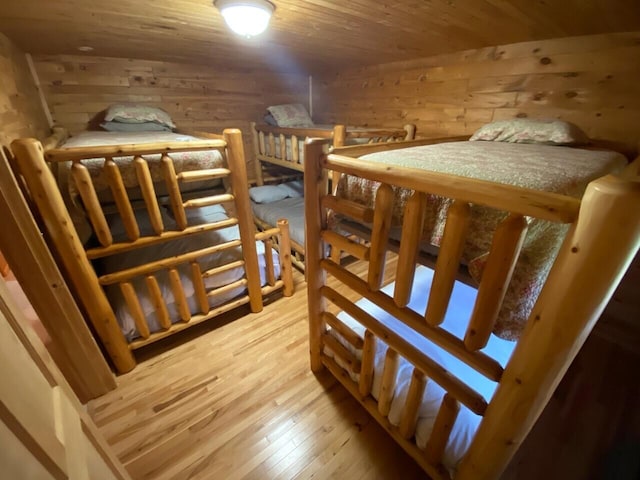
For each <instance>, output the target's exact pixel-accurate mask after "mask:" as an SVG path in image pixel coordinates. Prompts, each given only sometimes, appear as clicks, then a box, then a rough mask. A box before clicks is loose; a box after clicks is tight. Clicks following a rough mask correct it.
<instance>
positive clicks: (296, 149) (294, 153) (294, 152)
mask: <svg viewBox="0 0 640 480" xmlns="http://www.w3.org/2000/svg"><path fill="white" fill-rule="evenodd" d="M291 160H292V161H293V163H300V142H299V141H298V136H297V135H291Z"/></svg>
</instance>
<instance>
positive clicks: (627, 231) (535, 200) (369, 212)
mask: <svg viewBox="0 0 640 480" xmlns="http://www.w3.org/2000/svg"><path fill="white" fill-rule="evenodd" d="M407 143H409V144H410V145H418V144H426V143H433V141H425V142H420V141H415V142H407ZM326 145H327V142H326V141H321V140H309V141H307V143H306V150H305V159H306V161H305V168H306V171H305V192H306V197H305V210H306V211H305V214H306V219H307V250H306V253H307V256H306V260H307V271H306V275H307V288H308V304H309V336H310V353H311V369H312V370H313V371H314V372H319V371H320V370H322V369H325V368H326V369H328V370H329V371H330V372H331V373H332V374H333V375H334V376H335V377H336V378H337V379H338V380H339V381H340V382H341V383H342V384H343V385H344V386H345V387H346V389H347V390H348V391H349V392H351V394H353V395H354V396H355V397H356V398H357V399H358V400H359V401H360V403H361V404H362V405H363V406H364V407H365V408H366V409H367V410H368V411H369V413H370V414H371V415H372V416H373V417H374V418H375V419H376V420H377V421H378V422H379V423H380V424H381V425H382V426H383V427H384V428H385V429H386V430H387V432H388V433H389V434H390V435H391V436H392V437H393V438H394V439H395V440H396V441H397V442H398V443H399V444H400V445H401V446H402V447H403V448H404V449H405V450H406V451H407V452H408V453H409V454H410V455H411V456H412V457H413V458H414V459H415V460H416V462H418V463H419V464H420V466H421V467H422V468H423V469H424V470H425V471H426V472H427V473H428V474H429V475H430V476H431V477H433V478H434V479H449V478H451V477H450V473H449V471H448V470H447V469H446V468H445V467H444V466H443V462H442V459H443V454H444V451H445V447H446V445H447V442H448V441H449V436H450V433H451V429H452V427H453V424H454V423H455V419H456V417H457V415H458V411H459V409H460V405H461V404H464V405H465V406H467V407H468V408H469V409H470V410H471V411H472V412H474V413H476V414H478V415H481V416H482V420H481V422H480V425H479V428H478V430H477V431H476V434H475V437H474V439H473V441H472V443H471V445H470V447H469V449H468V450H467V451H466V454H465V455H464V457H463V458H462V461H461V462H460V463H459V465H458V469H457V472H456V474H455V478H456V479H460V480H483V479H495V478H498V477H499V476H500V474H501V472H502V471H503V470H504V469H505V467H506V466H507V464H508V463H509V461H510V459H511V458H512V456H513V455H514V453H515V452H516V450H517V449H518V447H519V446H520V444H521V443H522V441H523V440H524V438H525V437H526V435H527V434H528V432H529V431H530V430H531V428H532V427H533V425H534V423H535V422H536V420H537V418H538V416H539V415H540V414H541V412H542V410H543V408H544V406H545V405H546V403H547V402H548V400H549V398H550V396H551V394H552V393H553V391H554V389H555V387H556V386H557V385H558V383H559V381H560V380H561V378H562V376H563V375H564V373H565V371H566V370H567V368H568V367H569V365H570V364H571V362H572V360H573V359H574V357H575V356H576V354H577V353H578V351H579V349H580V348H581V346H582V344H583V343H584V341H585V340H586V338H587V336H588V335H589V332H590V331H591V329H592V328H593V326H594V324H595V322H596V321H597V320H598V318H599V316H600V314H601V312H602V310H603V309H604V307H605V306H606V304H607V302H608V300H609V298H610V297H611V295H612V294H613V292H614V290H615V288H616V286H617V284H618V283H619V281H620V279H621V278H622V276H623V274H624V272H625V270H626V269H627V267H628V266H629V263H630V262H631V260H632V259H633V257H634V255H635V253H636V252H637V251H638V248H639V246H640V177H639V173H640V172H639V171H640V157H638V158H637V159H636V160H635V161H634V162H633V163H631V164H630V165H629V166H628V167H627V169H626V170H625V172H624V174H622V175H621V176H613V175H606V176H604V177H602V178H599V179H597V180H595V181H593V182H591V183H590V184H589V186H588V187H587V190H586V192H585V194H584V196H583V197H582V200H579V199H576V198H573V197H567V196H563V195H558V194H552V193H545V192H540V191H534V190H528V189H523V188H519V187H515V186H510V185H504V184H496V183H492V182H486V181H481V180H477V179H470V178H464V177H458V176H452V175H447V174H441V173H434V172H428V171H424V170H418V169H408V168H400V167H390V166H389V165H382V164H375V163H371V162H369V163H367V162H364V161H361V160H359V159H357V158H353V157H355V156H357V155H360V154H361V153H371V151H372V149H366V148H361V147H347V148H344V149H335V150H334V151H333V153H327V152H326ZM402 146H403V145H399V144H389V145H380V146H378V147H376V148H375V149H377V150H378V151H380V150H391V149H395V148H401V147H402ZM347 153H349V154H350V155H352V156H345V155H346V154H347ZM329 171H335V172H340V173H344V174H348V175H353V176H357V177H363V178H367V179H372V180H376V181H379V182H381V184H382V185H381V187H380V189H379V190H378V193H377V198H376V204H375V209H371V208H364V207H362V206H360V205H359V204H355V203H353V202H350V201H348V200H346V199H340V198H337V197H336V196H334V195H332V193H331V190H330V189H329V187H328V182H327V173H328V172H329ZM390 186H398V187H402V188H406V189H410V190H413V191H414V192H415V193H414V194H413V196H412V197H411V200H409V201H408V202H407V205H406V208H405V211H404V219H405V223H404V224H403V232H402V240H401V243H400V249H399V257H398V267H397V271H396V275H395V278H396V283H395V286H394V293H393V296H390V295H387V294H385V293H384V292H381V291H380V288H381V283H382V278H383V269H384V265H385V251H386V249H387V244H388V235H389V223H390V220H389V219H390V216H391V209H392V203H393V195H392V193H391V188H390ZM426 194H435V195H438V196H443V197H448V198H451V199H453V200H454V202H455V203H454V207H452V211H453V210H455V212H454V213H453V214H451V215H449V217H448V219H447V224H446V230H445V235H444V238H443V240H442V244H441V246H440V255H439V256H438V260H437V262H436V265H435V268H434V270H435V274H434V277H433V278H434V279H433V283H432V285H431V294H430V297H429V302H428V304H427V305H428V306H427V310H428V311H429V312H430V313H429V315H427V312H426V311H425V312H415V311H413V310H411V309H409V308H407V307H406V305H407V301H408V298H409V295H410V292H411V288H412V281H413V275H414V272H415V269H416V262H417V258H418V250H419V239H420V233H421V231H422V228H421V227H422V221H421V218H422V217H423V213H424V205H425V203H424V196H425V195H426ZM471 203H474V204H481V205H487V206H491V207H494V208H497V209H500V210H503V211H506V212H509V215H508V217H507V218H506V220H504V221H503V222H502V224H501V226H500V227H499V228H498V229H497V230H496V233H495V234H494V239H493V247H492V251H497V252H501V255H492V256H490V258H489V260H488V262H487V266H486V268H485V272H484V276H483V278H482V281H481V284H480V286H479V290H478V296H477V300H476V303H475V306H474V312H477V314H473V315H472V317H471V320H470V321H469V323H468V324H467V331H466V332H467V333H466V335H465V337H464V339H462V338H458V337H456V336H453V335H452V334H449V333H448V332H447V331H445V330H443V329H442V328H441V327H439V322H441V321H442V318H444V313H445V311H446V310H447V306H448V303H449V301H450V298H451V291H452V287H453V284H454V281H455V279H456V274H457V268H458V265H459V259H460V254H461V251H462V248H461V245H462V243H461V242H460V239H464V234H463V232H464V230H465V228H464V225H465V218H466V214H465V212H467V211H468V206H469V204H471ZM455 205H457V207H455ZM328 209H331V210H333V211H334V212H337V213H338V214H341V215H343V216H345V217H349V218H351V219H353V220H355V221H359V222H363V223H370V222H372V225H373V226H372V229H371V244H370V246H368V247H363V246H361V245H355V244H352V243H351V242H349V241H348V240H347V239H346V238H344V237H342V238H341V237H340V236H339V235H337V234H336V233H335V232H333V231H331V230H329V227H328V223H327V215H328V212H327V211H328ZM374 210H375V211H374ZM525 217H536V218H542V219H545V220H549V221H552V222H561V223H566V224H569V225H570V228H569V231H568V233H567V236H566V237H565V239H564V242H563V245H562V248H561V250H560V253H559V254H558V256H557V258H556V260H555V263H554V265H553V268H552V269H551V272H550V274H549V276H548V278H547V280H546V283H545V285H544V288H543V290H542V292H541V294H540V296H539V297H538V300H537V303H536V305H535V307H534V309H533V311H532V313H531V316H530V317H529V320H528V322H527V324H526V327H525V330H524V333H523V334H522V336H521V337H520V339H519V340H518V342H517V344H516V345H515V349H514V351H513V353H512V356H511V358H510V360H509V362H508V363H507V364H506V366H505V367H504V368H502V366H501V365H500V364H499V363H498V362H496V361H495V360H494V359H493V358H492V357H490V356H488V355H486V354H484V353H483V352H480V351H479V350H481V349H482V348H483V347H484V345H485V344H486V342H487V339H488V338H489V336H490V334H491V332H492V329H493V322H494V321H495V317H496V315H497V311H498V308H499V305H500V304H501V302H502V295H503V292H504V290H505V288H506V284H508V282H509V275H510V274H509V269H510V267H511V266H512V265H513V263H514V260H515V258H516V257H517V255H518V252H519V243H521V242H520V238H521V233H522V226H523V222H524V220H525ZM325 243H328V244H333V245H335V246H337V247H338V248H340V249H344V250H348V251H350V253H351V254H352V255H355V256H357V257H359V258H360V259H363V260H368V262H369V265H368V272H367V278H366V279H362V278H360V277H357V276H355V275H353V274H351V273H349V271H348V270H347V269H345V268H344V267H342V266H341V265H339V264H338V263H336V262H334V261H332V260H331V259H329V258H325V252H326V249H325ZM505 252H507V253H505ZM327 274H329V275H331V276H332V277H334V278H335V279H337V280H338V281H340V283H341V287H340V289H339V291H337V290H335V289H332V288H330V287H328V286H327V284H326V276H327ZM354 292H355V293H356V294H357V295H358V296H360V297H363V298H366V299H368V300H369V301H371V302H372V303H373V304H375V305H376V306H377V307H379V308H382V309H383V310H385V311H386V312H388V313H389V314H390V315H392V316H393V317H395V318H396V319H398V320H399V321H400V322H403V323H405V324H406V325H408V326H409V327H411V328H412V329H413V330H414V331H416V332H418V334H420V335H422V336H423V337H425V338H427V339H429V340H430V341H432V342H433V343H435V344H436V345H438V346H439V347H441V348H443V349H444V350H446V351H447V352H448V353H450V354H451V355H453V356H455V357H457V358H458V359H459V360H461V361H463V362H464V363H465V364H467V365H468V366H470V367H472V368H474V369H475V370H476V371H478V372H480V373H482V374H483V375H484V376H485V377H487V378H490V379H492V380H493V381H495V382H497V389H496V391H495V394H494V395H493V397H492V399H491V400H490V401H488V402H487V401H486V400H485V399H484V397H482V396H481V395H480V394H478V393H477V392H476V391H475V390H474V389H473V388H472V387H470V386H469V385H467V384H466V383H464V381H462V380H460V379H459V378H458V377H456V376H454V375H452V374H451V373H449V372H448V371H447V370H445V369H444V368H443V367H441V366H440V364H439V363H438V361H437V360H434V359H432V358H430V357H428V356H426V355H425V354H424V353H423V352H422V351H421V350H420V349H418V348H415V347H414V346H413V345H412V344H411V342H410V341H407V340H406V339H404V338H402V337H401V336H399V335H397V334H394V333H393V332H392V331H389V330H388V329H386V328H385V326H384V325H382V324H381V323H380V322H379V321H377V319H376V318H374V317H373V316H371V315H369V314H367V313H366V312H365V311H364V310H362V309H361V308H360V307H359V306H358V305H356V304H355V303H353V302H351V301H349V300H348V299H347V297H349V296H350V294H353V293H354ZM329 303H331V304H333V305H334V306H337V307H338V308H339V309H341V310H343V311H345V312H346V313H348V314H349V315H351V317H353V318H354V319H356V320H357V321H358V322H359V323H360V324H362V325H363V326H364V328H365V333H364V337H363V338H362V337H360V336H358V335H356V334H355V332H354V331H353V330H351V329H350V328H349V327H348V326H347V325H346V324H344V323H343V322H341V321H340V320H338V318H337V317H336V316H335V315H332V314H331V313H329V312H328V310H327V305H328V304H329ZM434 311H436V312H437V314H436V315H433V312H434ZM328 328H332V329H335V330H336V331H337V332H339V333H340V334H341V335H342V338H344V339H345V341H346V342H349V343H350V344H352V345H353V348H354V349H355V350H356V351H360V352H361V357H360V356H357V355H355V354H353V353H352V352H351V351H350V350H348V349H347V348H345V347H342V345H341V344H339V345H336V343H337V342H336V340H335V337H333V336H331V335H329V334H328ZM375 337H377V338H384V343H386V345H387V346H388V347H389V348H388V350H387V355H386V357H385V362H384V371H383V373H382V383H381V388H380V392H381V393H380V394H379V395H378V400H376V399H374V397H373V396H372V395H371V391H372V377H373V357H374V355H375V353H374V352H372V349H374V348H375V343H374V338H375ZM325 347H328V348H330V349H331V350H332V352H333V354H334V356H335V357H336V358H340V359H341V363H342V364H343V365H346V366H347V367H346V369H345V368H342V367H340V366H339V365H338V363H337V362H336V360H335V359H334V358H332V357H330V356H328V355H327V353H326V351H325ZM399 356H400V357H403V358H404V359H406V360H407V361H408V362H409V363H410V364H412V366H413V375H412V377H411V384H410V387H409V391H408V394H407V399H406V401H405V402H404V406H403V409H402V413H401V421H400V424H399V426H398V427H396V426H394V425H392V424H391V423H390V421H389V419H388V414H389V408H390V403H391V398H390V396H392V395H393V391H394V389H395V381H396V380H395V369H397V365H398V357H399ZM347 370H350V372H348V371H347ZM351 373H353V374H356V373H358V374H359V381H357V382H356V381H354V380H352V377H351V375H350V374H351ZM432 381H433V382H436V383H437V384H438V385H440V387H442V388H443V389H444V390H445V391H446V392H447V393H446V394H445V396H444V398H443V401H442V404H441V406H440V408H439V411H438V413H437V417H436V418H435V423H434V426H433V430H432V432H431V434H430V436H429V438H428V440H427V443H426V448H425V450H421V449H420V448H418V446H417V445H416V443H415V438H414V435H415V429H416V422H417V418H418V409H419V406H420V401H421V398H422V395H423V392H424V390H425V384H426V383H427V382H432Z"/></svg>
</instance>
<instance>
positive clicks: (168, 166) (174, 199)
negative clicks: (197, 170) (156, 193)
mask: <svg viewBox="0 0 640 480" xmlns="http://www.w3.org/2000/svg"><path fill="white" fill-rule="evenodd" d="M160 165H161V167H162V175H163V177H164V181H165V184H166V185H167V191H168V192H169V203H170V204H171V210H172V211H173V218H174V219H175V221H176V224H177V225H178V228H179V229H180V230H184V229H185V228H187V216H186V214H185V213H184V207H183V206H182V194H181V193H180V186H179V185H178V181H177V180H176V170H175V168H174V166H173V159H172V158H171V157H170V156H169V155H162V159H161V164H160Z"/></svg>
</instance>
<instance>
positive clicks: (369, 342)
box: [358, 329, 376, 398]
mask: <svg viewBox="0 0 640 480" xmlns="http://www.w3.org/2000/svg"><path fill="white" fill-rule="evenodd" d="M375 357H376V336H375V335H374V334H373V332H372V331H371V330H369V329H367V330H365V332H364V342H363V345H362V367H361V368H360V381H359V382H358V391H359V392H360V395H361V396H362V397H363V398H364V397H366V396H368V395H370V394H371V388H372V387H373V371H374V366H375V365H374V361H375Z"/></svg>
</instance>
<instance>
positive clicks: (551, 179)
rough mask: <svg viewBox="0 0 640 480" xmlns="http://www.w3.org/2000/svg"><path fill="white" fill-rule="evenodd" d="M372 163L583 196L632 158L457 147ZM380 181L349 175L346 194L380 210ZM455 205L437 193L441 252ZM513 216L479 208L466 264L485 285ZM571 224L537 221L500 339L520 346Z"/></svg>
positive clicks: (428, 227)
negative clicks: (495, 245)
mask: <svg viewBox="0 0 640 480" xmlns="http://www.w3.org/2000/svg"><path fill="white" fill-rule="evenodd" d="M361 159H362V160H366V161H368V162H379V163H386V164H391V165H396V166H403V167H410V168H420V169H425V170H433V171H437V172H442V173H449V174H453V175H459V176H465V177H472V178H477V179H481V180H488V181H493V182H497V183H505V184H511V185H516V186H520V187H525V188H530V189H536V190H543V191H548V192H556V193H560V194H564V195H570V196H573V197H577V198H580V197H581V196H582V194H583V192H584V190H585V188H586V186H587V184H588V183H589V182H590V181H591V180H594V179H596V178H598V177H600V176H602V175H605V174H606V173H609V172H617V171H620V170H622V168H623V167H624V166H625V165H626V159H625V158H624V156H622V155H620V154H618V153H615V152H607V151H592V150H581V149H576V148H569V147H558V146H547V145H531V144H512V143H502V142H453V143H442V144H437V145H428V146H421V147H413V148H407V149H403V150H392V151H389V152H380V153H374V154H370V155H365V156H363V157H361ZM378 186H379V183H378V182H375V181H372V180H367V179H363V178H356V177H352V176H345V175H343V177H342V179H341V180H340V183H339V186H338V193H337V194H338V196H341V197H344V198H349V199H350V200H354V201H356V202H358V203H361V204H364V205H367V206H370V207H373V205H374V200H375V192H376V190H377V188H378ZM410 194H411V192H410V191H407V190H404V189H399V188H398V189H395V196H396V199H395V200H396V201H395V204H394V225H395V226H396V227H400V225H401V216H402V211H403V208H404V204H405V202H406V201H407V200H408V198H409V196H410ZM450 203H451V200H450V199H446V198H443V197H438V196H435V195H430V196H429V200H428V207H427V214H426V219H425V228H424V231H423V241H425V242H428V243H430V244H432V245H435V246H439V245H440V242H441V240H442V235H443V232H444V225H445V220H446V214H447V209H448V207H449V205H450ZM505 215H506V214H505V212H501V211H498V210H495V209H491V208H488V207H483V206H479V205H474V206H473V207H472V216H471V221H470V230H469V232H470V233H469V234H468V236H467V239H466V243H465V250H464V253H463V261H464V262H465V263H467V265H468V267H469V272H470V274H471V276H472V277H473V279H474V280H476V281H477V282H479V281H480V279H481V277H482V272H483V269H484V265H485V263H486V260H487V256H488V252H489V249H490V247H491V241H492V237H493V232H494V230H495V228H496V226H497V225H498V223H499V222H500V221H501V220H502V219H504V218H505ZM566 231H567V226H566V225H561V224H556V223H552V222H547V221H543V220H538V219H535V220H532V221H530V223H529V229H528V232H527V236H526V239H525V242H524V245H523V248H522V251H521V255H520V258H519V259H518V262H517V264H516V268H515V270H514V273H513V277H512V281H511V284H510V285H509V289H508V291H507V293H506V296H505V299H504V302H503V305H502V309H501V311H500V314H499V316H498V320H497V322H496V325H495V329H494V333H495V334H496V335H498V336H499V337H501V338H505V339H508V340H516V339H517V338H518V337H519V336H520V333H521V332H522V330H523V328H524V324H525V322H526V320H527V318H528V316H529V314H530V312H531V310H532V309H533V306H534V303H535V301H536V299H537V297H538V294H539V293H540V290H541V288H542V285H543V283H544V281H545V279H546V277H547V274H548V273H549V270H550V268H551V265H552V263H553V260H554V259H555V256H556V255H557V252H558V249H559V248H560V245H561V243H562V239H563V238H564V235H565V233H566Z"/></svg>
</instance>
